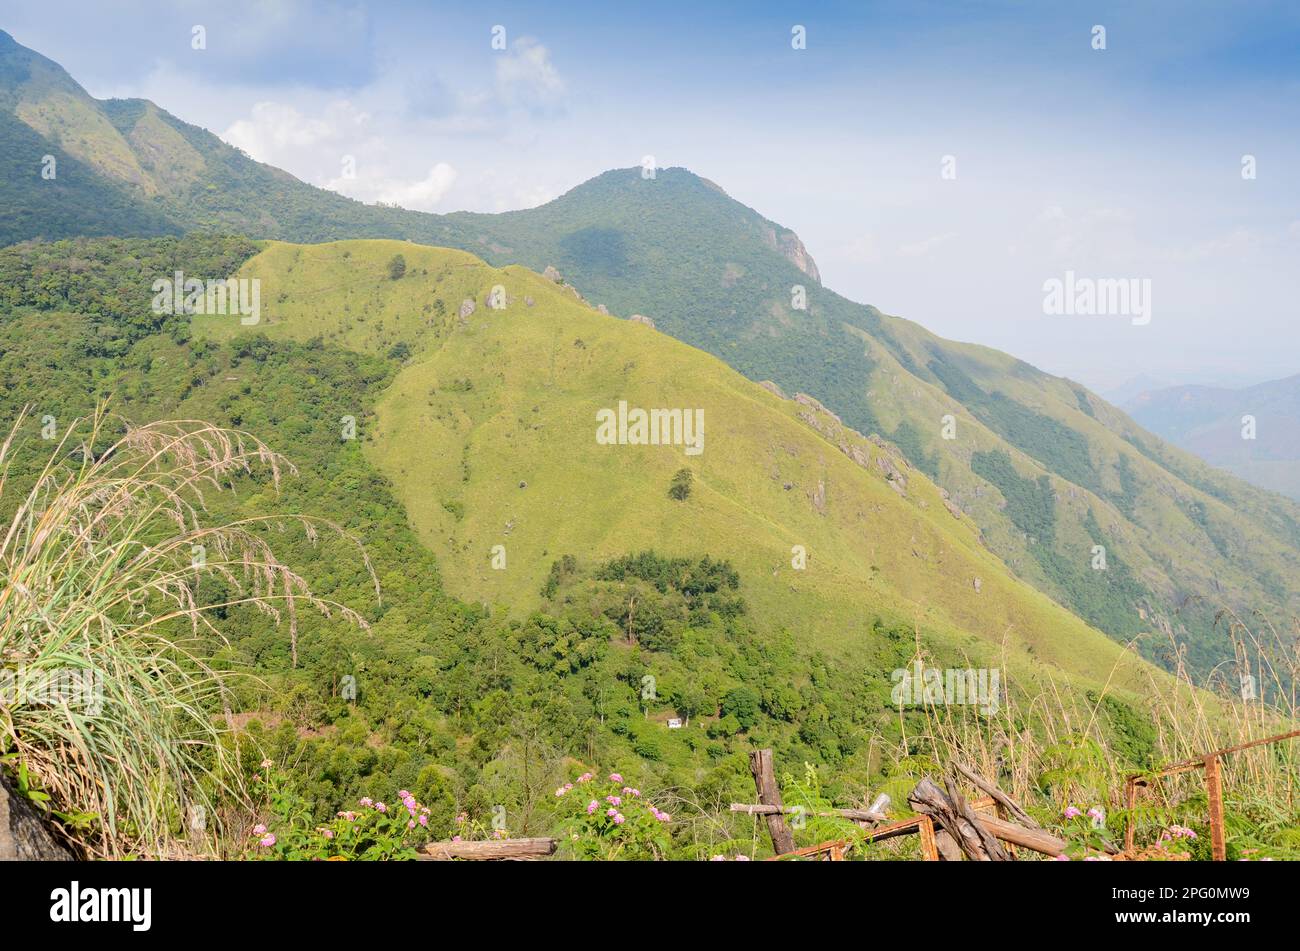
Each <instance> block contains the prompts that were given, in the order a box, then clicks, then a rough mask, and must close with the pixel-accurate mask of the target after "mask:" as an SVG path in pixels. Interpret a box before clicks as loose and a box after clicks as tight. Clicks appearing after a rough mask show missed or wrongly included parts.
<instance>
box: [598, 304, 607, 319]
mask: <svg viewBox="0 0 1300 951" xmlns="http://www.w3.org/2000/svg"><path fill="white" fill-rule="evenodd" d="M596 310H598V311H600V312H601V313H602V314H604V315H605V316H606V317H608V316H609V308H608V307H606V306H605V305H604V304H597V305H596Z"/></svg>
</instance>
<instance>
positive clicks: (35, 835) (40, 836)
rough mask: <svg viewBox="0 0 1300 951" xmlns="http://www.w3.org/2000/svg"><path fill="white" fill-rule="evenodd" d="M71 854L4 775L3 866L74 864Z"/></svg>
mask: <svg viewBox="0 0 1300 951" xmlns="http://www.w3.org/2000/svg"><path fill="white" fill-rule="evenodd" d="M72 859H73V855H72V853H71V852H69V851H68V850H67V848H66V847H64V846H63V845H62V844H61V843H59V842H58V841H57V840H55V838H54V836H53V835H52V834H51V833H50V830H49V828H48V827H47V826H46V825H45V820H44V819H42V818H41V815H40V813H39V812H37V811H36V809H35V808H33V807H32V804H31V803H29V802H28V801H27V800H26V799H24V798H23V797H22V796H20V795H18V793H17V792H16V791H15V790H14V789H13V787H12V786H10V784H9V778H8V777H7V776H5V775H4V774H3V773H0V862H70V861H72Z"/></svg>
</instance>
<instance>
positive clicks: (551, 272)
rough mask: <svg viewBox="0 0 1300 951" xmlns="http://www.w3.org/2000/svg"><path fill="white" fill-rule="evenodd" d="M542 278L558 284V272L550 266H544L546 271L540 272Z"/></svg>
mask: <svg viewBox="0 0 1300 951" xmlns="http://www.w3.org/2000/svg"><path fill="white" fill-rule="evenodd" d="M542 277H544V278H546V279H547V280H548V281H554V282H555V283H557V284H558V283H559V282H560V272H559V271H558V270H556V269H555V267H554V266H553V265H550V264H548V265H546V270H545V271H543V272H542Z"/></svg>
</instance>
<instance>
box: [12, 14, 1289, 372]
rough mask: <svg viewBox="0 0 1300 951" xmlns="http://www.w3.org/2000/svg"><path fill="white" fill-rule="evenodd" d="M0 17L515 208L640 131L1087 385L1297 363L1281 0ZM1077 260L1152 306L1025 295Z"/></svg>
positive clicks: (362, 187)
mask: <svg viewBox="0 0 1300 951" xmlns="http://www.w3.org/2000/svg"><path fill="white" fill-rule="evenodd" d="M199 27H201V28H202V37H203V41H204V42H203V43H202V47H203V48H199V49H196V48H194V47H195V46H196V45H197V44H196V41H195V31H196V28H199ZM796 27H802V28H803V37H804V40H805V41H804V43H803V47H802V48H796V46H798V45H799V44H798V43H797V42H795V40H796V36H795V28H796ZM1099 27H1100V28H1103V29H1104V43H1103V42H1101V41H1102V39H1103V35H1102V34H1100V33H1098V28H1099ZM0 28H3V29H6V30H8V31H9V32H10V33H12V34H13V35H14V37H15V38H16V39H17V40H18V42H20V43H23V44H24V45H26V46H30V47H32V48H33V49H35V50H37V51H38V52H41V53H43V54H44V55H46V56H48V57H50V58H51V59H54V60H55V61H56V62H59V63H60V64H61V65H63V66H64V67H65V68H67V69H68V71H69V72H70V73H71V74H72V75H73V77H74V78H76V79H77V80H78V81H80V82H81V83H82V85H84V86H85V87H86V88H87V89H88V90H89V91H90V92H91V94H92V95H95V96H97V97H100V98H106V97H130V96H138V97H144V98H148V99H151V100H153V101H154V102H156V103H158V104H159V105H160V106H162V107H163V108H165V109H167V110H168V111H170V112H172V113H174V114H176V115H177V116H179V117H181V118H183V119H185V120H187V121H189V122H192V123H195V124H197V125H201V126H204V127H205V128H208V129H210V130H212V131H213V132H215V133H216V134H218V135H220V136H221V137H222V138H224V139H225V140H226V141H228V142H230V143H232V144H234V145H237V146H239V147H240V148H242V149H244V150H245V151H247V152H248V153H249V154H250V155H252V156H253V157H254V158H257V159H259V160H261V161H264V162H268V163H271V164H273V165H277V166H279V167H282V168H285V169H287V170H288V171H290V172H292V173H293V174H295V175H297V176H298V177H299V178H301V179H303V180H305V181H308V182H311V183H312V184H315V185H319V186H322V187H326V188H332V189H335V190H337V191H340V192H343V193H344V194H347V195H350V196H352V197H354V198H358V199H362V200H365V201H386V202H394V203H397V204H400V205H402V206H404V207H408V208H415V209H419V210H424V211H438V212H444V211H454V210H471V211H504V210H509V209H515V208H524V207H530V206H533V205H537V204H540V203H543V202H545V201H548V200H550V199H552V198H555V197H557V196H558V195H560V194H562V193H563V192H565V191H567V190H568V189H570V188H572V187H574V186H575V185H578V184H580V183H581V182H583V181H585V180H586V179H588V178H591V177H592V176H594V175H596V174H599V173H600V172H602V171H605V170H607V169H609V168H616V167H628V166H633V165H638V164H641V163H642V161H643V160H644V158H645V157H646V156H653V160H654V161H655V163H656V164H657V165H659V166H661V167H667V166H685V167H686V168H689V169H691V170H692V171H694V172H697V173H699V174H701V175H703V176H705V177H707V178H709V179H711V180H713V181H714V182H716V183H718V184H719V185H720V186H722V187H723V188H724V189H725V190H726V191H727V192H728V193H729V194H731V195H732V196H733V197H734V198H736V199H737V200H739V201H741V202H744V203H745V204H747V205H749V206H751V207H753V208H755V209H756V210H758V211H759V212H761V213H762V214H763V215H765V216H766V217H768V218H771V219H772V220H774V221H777V222H780V223H781V224H782V225H785V226H786V227H789V228H792V229H794V230H795V231H796V232H798V234H799V235H800V237H801V238H802V239H803V242H804V244H805V245H806V246H807V248H808V250H809V252H810V253H811V254H812V256H813V257H814V259H815V260H816V261H817V264H818V266H819V268H820V270H821V274H822V279H823V283H824V284H825V285H826V286H828V287H830V288H832V289H834V290H836V291H838V292H839V293H841V294H843V295H845V296H846V297H849V298H852V299H854V300H858V301H861V302H863V303H870V304H874V305H876V306H877V307H880V308H881V309H882V310H884V311H885V312H887V313H891V314H897V315H899V316H904V317H908V318H910V319H912V320H915V321H918V322H919V323H921V324H922V325H924V326H926V327H927V328H929V329H930V330H933V331H934V332H936V333H938V334H941V335H943V336H945V337H951V338H954V339H958V340H965V341H973V342H976V343H981V344H985V345H987V346H991V347H996V348H998V349H1001V350H1005V351H1007V352H1009V353H1012V354H1014V355H1015V356H1017V357H1020V358H1022V359H1024V360H1027V361H1028V362H1030V363H1033V364H1034V365H1036V366H1039V367H1041V368H1042V369H1044V370H1047V371H1049V372H1052V373H1058V374H1061V375H1064V376H1069V377H1071V378H1072V379H1076V380H1079V381H1080V382H1083V383H1084V384H1086V385H1088V386H1090V387H1092V388H1093V389H1096V390H1098V391H1099V392H1102V393H1106V392H1108V391H1113V390H1114V389H1115V388H1116V387H1118V386H1120V385H1121V384H1123V383H1125V382H1126V381H1129V380H1131V379H1133V378H1135V377H1143V378H1146V379H1148V380H1150V381H1155V382H1159V383H1165V384H1178V383H1208V384H1215V385H1245V384H1249V383H1254V382H1259V381H1262V380H1266V379H1272V378H1277V377H1282V376H1289V375H1292V374H1295V373H1300V333H1298V332H1297V331H1296V327H1297V323H1298V321H1300V304H1298V301H1300V293H1298V292H1300V266H1298V264H1300V4H1294V3H1266V2H1245V3H1242V2H1235V3H1227V2H1225V3H1213V4H1212V3H1203V2H1196V0H1178V2H1163V0H1152V2H1144V3H1138V4H1135V3H1132V2H1122V3H1034V2H1025V3H1012V2H988V3H931V2H926V0H912V2H886V3H872V2H862V0H859V2H856V3H833V2H820V3H772V4H765V3H759V2H750V3H736V4H702V3H698V2H697V3H676V2H669V0H664V2H656V3H653V4H612V3H608V2H606V3H600V4H587V3H581V2H571V3H564V4H553V3H544V2H539V0H533V2H528V3H492V2H486V3H484V2H476V3H473V4H470V3H462V4H444V3H429V2H424V3H416V2H392V3H359V2H344V0H337V2H324V0H322V2H314V0H221V2H215V3H214V2H209V0H173V2H170V3H141V2H133V0H123V2H112V0H83V2H75V0H42V2H41V3H26V2H15V0H0ZM494 41H495V42H494ZM1103 47H1104V48H1103ZM1247 157H1249V158H1247ZM1248 167H1249V168H1248ZM1244 170H1246V173H1245V174H1244ZM1071 273H1072V274H1073V275H1074V279H1075V284H1072V285H1071V286H1072V287H1073V286H1076V285H1077V283H1078V281H1079V280H1080V279H1082V280H1084V281H1124V282H1129V281H1132V282H1136V283H1134V284H1132V285H1131V287H1132V288H1133V289H1134V291H1144V293H1143V294H1142V300H1143V301H1145V302H1146V303H1147V304H1149V310H1147V311H1146V312H1145V313H1144V314H1143V317H1145V318H1149V319H1143V318H1142V317H1137V316H1134V315H1133V314H1132V313H1131V311H1132V308H1131V307H1130V310H1128V311H1125V312H1123V313H1120V314H1114V313H1100V314H1098V313H1078V312H1075V313H1069V312H1068V310H1085V311H1086V310H1087V308H1086V307H1080V308H1077V309H1076V308H1068V309H1067V313H1050V312H1048V311H1050V310H1051V308H1050V307H1048V306H1046V304H1045V300H1046V298H1047V296H1048V293H1047V289H1048V287H1050V284H1049V282H1051V281H1053V280H1055V281H1060V282H1062V283H1063V284H1064V282H1066V281H1067V280H1068V278H1067V274H1071ZM1126 286H1130V285H1126ZM1096 309H1097V308H1093V310H1096Z"/></svg>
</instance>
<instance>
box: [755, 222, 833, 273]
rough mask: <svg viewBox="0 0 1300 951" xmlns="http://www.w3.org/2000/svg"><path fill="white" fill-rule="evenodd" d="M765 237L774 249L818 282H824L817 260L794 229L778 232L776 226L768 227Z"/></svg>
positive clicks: (769, 245)
mask: <svg viewBox="0 0 1300 951" xmlns="http://www.w3.org/2000/svg"><path fill="white" fill-rule="evenodd" d="M763 239H764V240H765V241H766V242H767V246H768V247H769V248H771V249H772V250H774V251H780V252H781V255H782V257H784V258H785V259H786V260H787V261H789V262H790V263H791V264H793V265H794V266H795V267H797V268H798V269H799V270H801V271H803V272H804V273H805V274H807V275H808V276H809V277H810V278H812V279H813V280H814V281H815V282H816V283H818V284H820V283H821V282H822V276H821V272H820V271H818V270H817V262H816V261H814V260H813V259H812V255H811V254H809V253H808V249H807V248H805V247H804V246H803V242H802V241H800V240H799V236H798V235H797V234H795V233H794V232H793V231H782V232H781V233H780V234H777V232H776V229H775V228H767V229H766V230H765V231H764V233H763Z"/></svg>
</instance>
